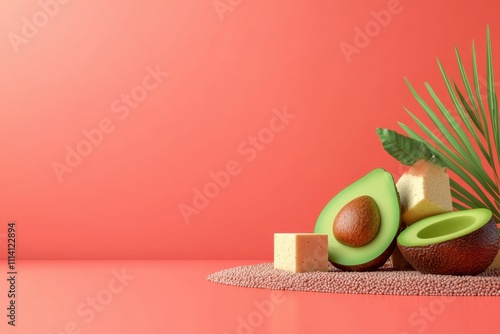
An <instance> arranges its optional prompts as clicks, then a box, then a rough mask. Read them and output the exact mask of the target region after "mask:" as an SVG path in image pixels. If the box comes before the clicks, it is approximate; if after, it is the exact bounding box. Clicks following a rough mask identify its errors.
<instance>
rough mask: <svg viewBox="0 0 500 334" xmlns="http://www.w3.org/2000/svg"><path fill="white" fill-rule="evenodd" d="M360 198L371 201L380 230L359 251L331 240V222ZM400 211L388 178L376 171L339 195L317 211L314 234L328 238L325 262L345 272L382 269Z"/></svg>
mask: <svg viewBox="0 0 500 334" xmlns="http://www.w3.org/2000/svg"><path fill="white" fill-rule="evenodd" d="M362 196H369V197H371V198H372V199H373V200H374V202H375V203H376V206H377V207H378V212H379V215H380V227H379V229H378V232H377V234H376V235H375V237H373V239H371V241H369V242H368V243H367V244H365V245H363V246H360V247H353V246H348V245H346V244H343V243H341V242H340V241H339V240H337V238H335V236H334V233H333V229H334V221H335V218H336V217H337V215H338V213H339V211H341V210H342V208H344V207H345V206H346V204H348V203H351V202H352V201H353V200H355V199H358V198H360V197H362ZM399 224H400V210H399V200H398V195H397V192H396V186H395V184H394V179H393V178H392V175H391V174H390V173H388V172H386V171H385V170H383V169H381V168H377V169H375V170H373V171H371V172H370V173H368V174H366V175H365V176H363V177H362V178H361V179H359V180H357V181H356V182H354V183H353V184H351V185H350V186H348V187H346V188H345V189H343V190H342V191H340V192H339V193H338V194H337V195H336V196H335V197H334V198H332V199H331V200H330V202H328V204H327V205H326V206H325V208H324V209H323V210H322V211H321V213H320V215H319V217H318V220H317V222H316V226H315V228H314V232H315V233H322V234H328V260H329V261H330V262H331V263H332V264H333V265H334V266H336V267H337V268H340V269H343V270H349V271H368V270H375V269H377V268H378V267H380V266H382V265H383V264H384V263H385V262H386V261H387V259H388V258H389V257H390V256H391V254H392V251H393V250H394V248H395V247H396V236H397V234H398V232H399V226H400V225H399Z"/></svg>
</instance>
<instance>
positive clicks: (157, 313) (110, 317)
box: [0, 261, 500, 334]
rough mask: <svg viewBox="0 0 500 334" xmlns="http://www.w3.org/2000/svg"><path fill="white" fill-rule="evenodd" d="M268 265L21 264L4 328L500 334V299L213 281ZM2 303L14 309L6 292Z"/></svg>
mask: <svg viewBox="0 0 500 334" xmlns="http://www.w3.org/2000/svg"><path fill="white" fill-rule="evenodd" d="M258 262H263V261H72V262H70V261H24V262H19V263H18V272H19V275H18V286H17V289H18V299H17V321H16V322H17V326H16V327H15V328H12V327H10V326H7V325H6V322H7V321H6V320H4V322H3V323H2V324H1V325H0V328H1V331H2V332H8V333H30V334H38V333H43V334H50V333H52V334H60V333H75V334H76V333H92V334H100V333H122V334H126V333H144V334H147V333H172V334H174V333H175V334H184V333H193V334H195V333H196V334H205V333H207V334H210V333H220V334H233V333H242V334H249V333H255V334H259V333H287V334H294V333H301V334H302V333H324V334H326V333H397V334H404V333H423V332H425V333H496V332H498V306H499V305H500V304H499V302H500V299H499V298H495V297H482V298H479V297H469V298H467V297H460V298H458V297H457V298H448V299H446V298H444V299H443V298H441V297H417V296H414V297H401V296H399V297H398V296H371V295H341V294H321V293H303V292H289V291H283V292H273V291H271V290H259V289H249V288H236V287H231V286H224V285H219V284H215V283H211V282H208V281H206V279H205V277H206V275H208V274H210V273H212V272H215V271H218V270H220V269H224V268H229V267H234V266H239V265H247V264H252V263H258ZM119 273H120V274H119ZM117 276H121V280H119V279H117V278H116V277H117ZM0 301H1V302H2V304H1V306H2V308H3V307H4V305H7V304H6V303H7V300H6V294H2V299H0ZM257 305H258V306H257ZM4 309H5V308H4ZM4 312H5V311H4ZM3 318H4V319H5V316H3ZM6 327H9V328H8V329H7V330H6V329H5V328H6Z"/></svg>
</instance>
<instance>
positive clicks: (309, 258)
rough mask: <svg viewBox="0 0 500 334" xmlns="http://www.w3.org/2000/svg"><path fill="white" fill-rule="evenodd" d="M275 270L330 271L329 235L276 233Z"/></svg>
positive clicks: (297, 271) (295, 271) (296, 271)
mask: <svg viewBox="0 0 500 334" xmlns="http://www.w3.org/2000/svg"><path fill="white" fill-rule="evenodd" d="M274 269H279V270H285V271H290V272H294V273H300V272H309V271H328V235H327V234H316V233H275V234H274Z"/></svg>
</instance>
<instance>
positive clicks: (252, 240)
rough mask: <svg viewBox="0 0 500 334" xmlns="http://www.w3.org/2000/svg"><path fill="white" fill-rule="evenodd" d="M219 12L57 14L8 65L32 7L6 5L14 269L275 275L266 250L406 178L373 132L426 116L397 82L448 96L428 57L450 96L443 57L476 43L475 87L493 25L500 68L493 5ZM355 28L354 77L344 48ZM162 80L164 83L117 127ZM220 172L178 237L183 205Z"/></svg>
mask: <svg viewBox="0 0 500 334" xmlns="http://www.w3.org/2000/svg"><path fill="white" fill-rule="evenodd" d="M47 1H48V2H50V1H49V0H46V1H45V2H47ZM42 2H44V0H42ZM221 2H222V3H224V4H226V6H228V7H226V9H228V8H230V9H231V10H227V11H226V12H224V13H223V14H221V15H222V16H219V15H218V13H217V11H216V10H215V9H214V5H213V1H211V0H210V1H209V0H205V1H199V0H198V1H195V0H190V1H149V2H147V3H146V2H144V1H127V2H124V1H118V0H110V1H90V2H89V1H77V0H74V1H68V3H67V4H64V5H59V8H56V9H54V8H52V10H53V11H54V12H53V14H54V15H53V17H50V18H49V19H48V21H47V22H45V23H46V24H43V26H41V27H40V28H38V31H37V32H36V33H33V31H31V33H32V35H33V36H32V37H30V38H27V39H26V40H25V42H26V43H22V44H20V45H18V47H17V51H18V52H15V51H16V50H15V48H13V46H12V43H11V42H10V41H9V37H8V36H12V34H11V33H15V34H18V35H19V34H21V30H22V27H23V24H24V22H25V21H23V18H25V17H26V18H28V19H29V20H32V19H33V15H35V14H36V13H38V12H39V11H40V10H41V7H40V5H39V3H38V1H34V0H33V1H22V2H18V1H16V2H9V1H2V2H1V3H0V22H1V23H0V37H1V39H0V147H1V149H0V156H1V164H0V233H2V234H1V235H0V236H1V237H2V242H4V241H5V231H6V225H7V222H8V221H9V220H15V221H16V222H17V226H18V247H19V250H18V257H19V258H23V259H269V258H271V256H272V241H273V233H274V232H278V231H279V232H284V231H290V232H292V231H297V232H300V231H311V230H312V229H313V227H314V224H315V221H316V218H317V216H318V214H319V212H320V211H321V209H322V208H323V206H324V205H325V204H326V203H327V201H328V200H329V199H330V198H331V197H332V196H333V195H334V194H335V193H336V192H337V191H339V190H340V189H342V188H343V187H345V186H346V185H347V184H349V183H350V182H352V181H353V180H355V179H357V178H359V177H360V176H361V175H363V174H365V173H367V172H368V171H369V170H371V169H373V168H375V167H384V168H386V169H387V170H389V171H391V172H393V173H394V175H395V176H396V177H397V176H398V175H399V174H400V173H401V172H402V169H401V168H400V166H399V165H398V163H397V162H396V161H394V160H393V159H392V158H391V157H389V156H388V155H387V154H386V153H385V152H384V151H383V149H382V147H381V145H380V143H379V140H378V138H377V136H376V134H375V128H376V127H390V128H393V129H398V127H397V121H403V122H405V123H409V124H413V123H412V122H411V121H410V119H409V117H408V116H407V115H406V114H405V112H404V110H403V108H402V105H405V106H407V107H409V108H410V110H413V111H415V113H417V114H418V115H422V114H423V112H422V110H420V109H419V108H418V107H417V105H416V103H415V102H414V101H413V98H412V97H411V95H410V93H409V92H408V89H407V87H406V86H405V83H404V80H403V77H404V76H406V77H407V78H408V79H409V80H410V81H411V82H412V83H413V84H414V85H415V86H416V87H417V88H418V89H419V91H422V90H423V84H422V83H423V82H424V81H428V82H429V83H430V84H431V85H433V86H434V87H435V88H436V90H437V92H438V93H444V84H443V83H442V81H441V79H440V74H439V71H438V68H437V65H436V61H435V58H436V56H437V57H439V58H440V60H441V61H442V62H443V64H444V65H445V68H446V69H447V71H448V72H449V74H450V75H451V76H452V77H453V78H456V79H458V78H459V73H458V70H457V66H456V61H455V59H454V52H453V47H454V46H455V45H456V46H458V48H459V49H460V50H461V53H462V56H463V59H464V62H465V63H466V64H467V66H468V68H469V64H470V43H471V41H472V39H475V40H476V43H477V45H476V46H477V50H478V53H479V54H478V57H479V60H480V66H481V70H480V73H485V72H484V49H485V28H486V25H487V24H489V25H490V29H491V34H492V42H493V55H494V61H495V62H496V63H499V64H500V42H499V38H500V20H499V19H500V16H499V13H500V3H499V2H498V1H482V2H478V3H475V2H472V1H463V0H461V1H453V2H450V1H445V0H440V1H422V0H417V1H410V0H401V1H400V4H399V5H398V6H395V7H394V8H397V14H392V15H391V18H390V22H387V24H384V25H385V27H381V28H380V25H377V24H375V25H373V24H371V25H370V22H374V17H373V14H371V11H376V12H379V11H380V10H386V9H387V8H388V6H389V7H391V6H394V1H387V0H381V1H363V2H359V1H356V2H353V1H340V0H338V1H314V2H311V1H305V0H301V1H285V0H276V1H268V2H260V1H236V0H232V1H228V0H221ZM228 3H231V4H233V5H227V4H228ZM391 8H392V7H391ZM221 17H222V19H221ZM38 19H40V18H38ZM41 19H43V17H42V18H41ZM42 23H43V22H42ZM367 24H368V27H371V28H372V29H374V30H372V31H371V35H372V36H373V37H370V40H369V41H366V40H365V41H364V43H365V44H366V45H364V44H362V43H361V42H360V41H359V40H358V45H362V47H359V48H358V50H357V52H358V53H353V54H351V55H350V57H349V58H350V62H348V61H347V58H346V57H345V55H344V53H343V52H342V50H341V47H340V45H341V43H347V44H350V45H355V44H354V43H355V41H354V39H355V35H356V30H355V29H356V27H359V28H361V29H364V28H365V25H367ZM377 27H379V30H378V31H377ZM9 34H11V35H9ZM362 42H363V41H362ZM359 43H361V44H359ZM343 45H346V44H343ZM157 67H158V68H159V69H160V70H161V71H163V72H168V73H169V75H168V77H163V78H161V80H162V81H161V82H160V83H159V84H158V85H157V87H156V88H154V89H152V90H151V91H148V92H147V96H146V97H144V100H143V101H140V102H138V103H137V106H135V105H134V107H133V108H132V107H130V108H128V109H127V107H125V109H123V108H124V104H123V103H122V104H120V106H121V107H122V109H117V108H118V105H117V104H116V103H119V101H118V102H117V99H120V98H121V96H122V94H130V93H131V91H132V90H133V89H135V88H137V86H138V85H142V83H143V80H144V79H145V77H146V76H147V75H148V70H147V68H149V69H150V70H151V69H155V68H157ZM497 77H498V78H500V74H498V71H497ZM497 81H498V79H497ZM153 83H154V82H153V81H148V84H149V86H151V85H153ZM137 89H139V88H137ZM137 89H136V93H137V94H138V93H140V92H144V90H142V91H141V90H140V89H139V90H137ZM141 98H142V97H141ZM113 105H114V107H113ZM448 105H449V102H448ZM284 108H286V110H287V112H288V113H289V114H293V115H294V116H295V118H293V119H289V122H288V124H286V125H285V123H283V124H281V123H279V122H278V121H277V120H274V117H275V114H274V113H275V112H277V111H281V112H283V110H284ZM273 110H274V113H273ZM117 111H119V112H117ZM128 111H129V113H128V114H126V112H128ZM102 121H104V122H105V123H106V122H108V125H107V127H105V128H107V129H108V130H109V128H110V127H112V130H109V131H108V132H109V133H104V134H103V137H102V139H101V140H99V141H98V142H99V144H98V145H96V146H93V147H91V148H90V150H91V152H90V153H89V154H88V155H87V156H86V157H83V158H82V160H81V161H80V162H78V163H77V164H76V167H74V168H71V170H72V171H71V173H69V172H67V173H64V174H63V175H62V182H60V180H59V179H58V177H57V175H56V173H55V172H54V169H53V164H54V162H59V163H64V162H65V159H66V154H67V151H66V149H67V147H68V146H69V147H70V148H72V149H76V147H77V146H78V145H79V144H80V145H83V144H81V143H82V141H84V140H85V136H84V134H83V133H82V131H84V130H88V131H90V130H92V129H95V128H98V127H99V125H100V123H101V122H102ZM109 122H111V123H109ZM110 124H111V125H110ZM272 124H274V130H269V129H270V126H272ZM281 125H283V126H281ZM266 129H268V130H266ZM278 130H279V131H278ZM259 133H260V134H261V136H262V138H265V140H266V141H267V143H266V144H265V145H262V146H260V144H259V143H257V147H259V148H258V149H251V148H250V147H251V145H252V144H251V143H250V140H251V139H249V136H255V135H258V134H259ZM98 137H99V136H98ZM243 152H246V153H243ZM251 152H252V153H251ZM242 153H243V154H242ZM250 158H252V159H250ZM248 160H251V161H248ZM228 163H229V164H230V165H231V164H232V165H231V166H230V169H231V171H232V172H233V175H230V176H229V181H228V182H229V183H228V184H227V186H225V187H224V188H223V189H220V191H219V193H218V194H216V195H213V196H212V197H213V198H211V199H207V200H206V201H204V202H205V203H201V204H199V205H201V206H205V207H204V208H201V209H199V210H198V211H197V212H196V214H193V215H191V216H190V217H189V222H186V219H184V218H183V216H182V214H181V212H180V209H179V205H181V204H183V203H184V204H185V205H190V206H192V205H193V203H192V201H193V198H194V196H195V192H194V190H193V189H204V187H205V186H206V185H207V184H210V182H211V181H212V176H211V172H219V171H221V170H223V169H225V168H226V167H227V164H228ZM224 175H226V176H227V175H229V174H224ZM224 182H225V181H224ZM226 183H227V182H226ZM208 187H209V188H210V186H208ZM212 191H213V192H214V193H213V194H215V192H217V189H215V188H213V189H212ZM201 202H203V201H201ZM207 203H208V204H207ZM3 253H4V252H2V253H0V255H1V256H5V254H3Z"/></svg>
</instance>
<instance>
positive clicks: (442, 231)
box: [398, 209, 492, 247]
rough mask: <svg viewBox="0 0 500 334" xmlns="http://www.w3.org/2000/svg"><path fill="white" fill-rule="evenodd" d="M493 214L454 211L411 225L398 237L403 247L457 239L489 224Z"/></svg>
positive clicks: (477, 211)
mask: <svg viewBox="0 0 500 334" xmlns="http://www.w3.org/2000/svg"><path fill="white" fill-rule="evenodd" d="M491 216H492V213H491V211H490V210H487V209H471V210H464V211H454V212H449V213H443V214H439V215H436V216H431V217H428V218H425V219H422V220H421V221H419V222H417V223H415V224H413V225H410V226H409V227H408V228H406V229H405V230H404V231H403V232H401V234H400V235H399V237H398V243H399V244H400V245H401V246H406V247H413V246H427V245H433V244H437V243H440V242H444V241H448V240H452V239H457V238H460V237H462V236H464V235H467V234H469V233H472V232H474V231H476V230H478V229H480V228H481V227H483V226H484V225H486V223H488V222H489V221H490V219H491Z"/></svg>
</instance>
